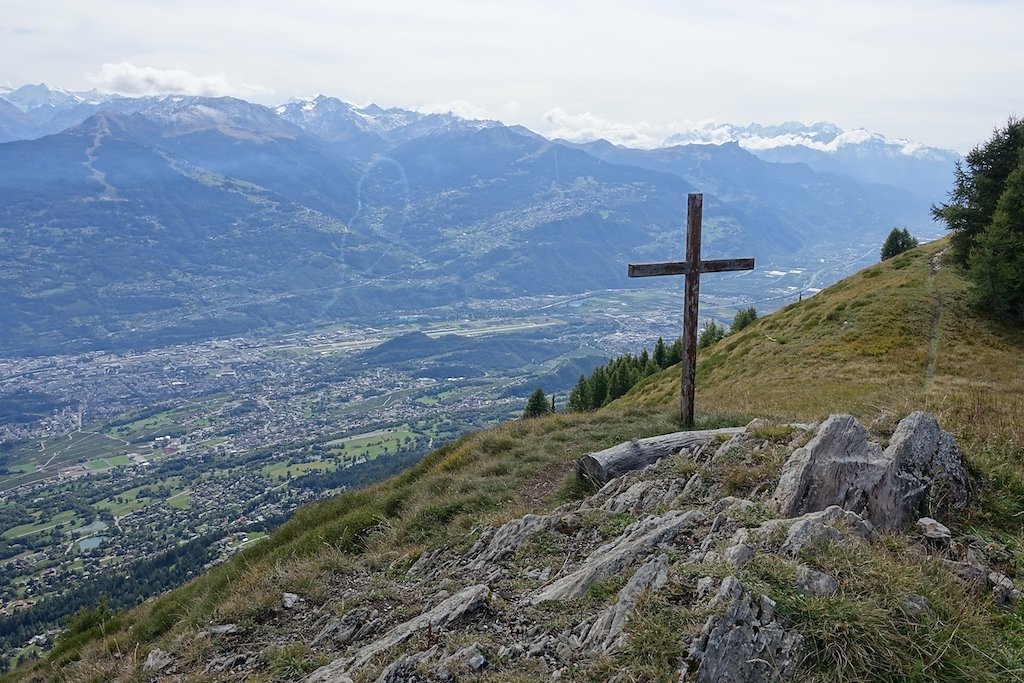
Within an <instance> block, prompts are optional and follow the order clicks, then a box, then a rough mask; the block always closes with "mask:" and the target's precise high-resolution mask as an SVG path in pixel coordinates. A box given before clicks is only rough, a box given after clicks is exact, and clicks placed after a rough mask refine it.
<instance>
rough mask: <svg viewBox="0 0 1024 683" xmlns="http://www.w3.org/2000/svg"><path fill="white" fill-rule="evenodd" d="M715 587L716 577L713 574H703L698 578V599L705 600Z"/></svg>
mask: <svg viewBox="0 0 1024 683" xmlns="http://www.w3.org/2000/svg"><path fill="white" fill-rule="evenodd" d="M714 587H715V579H714V577H711V576H702V577H700V578H699V579H697V599H698V600H703V599H704V598H706V597H707V596H708V595H710V594H711V591H712V590H713V589H714Z"/></svg>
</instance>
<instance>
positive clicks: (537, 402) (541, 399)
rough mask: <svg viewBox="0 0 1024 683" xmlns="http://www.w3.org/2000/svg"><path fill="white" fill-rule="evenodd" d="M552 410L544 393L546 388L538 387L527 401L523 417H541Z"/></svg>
mask: <svg viewBox="0 0 1024 683" xmlns="http://www.w3.org/2000/svg"><path fill="white" fill-rule="evenodd" d="M550 412H551V406H550V405H549V404H548V398H547V396H545V395H544V390H543V389H541V388H540V387H538V388H537V389H536V390H534V392H533V393H532V394H530V398H529V399H528V400H527V401H526V408H524V409H523V419H524V420H526V419H528V418H531V417H540V416H541V415H547V414H548V413H550Z"/></svg>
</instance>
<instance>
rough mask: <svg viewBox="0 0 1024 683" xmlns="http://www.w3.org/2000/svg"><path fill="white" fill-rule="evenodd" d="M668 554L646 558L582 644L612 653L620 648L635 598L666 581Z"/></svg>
mask: <svg viewBox="0 0 1024 683" xmlns="http://www.w3.org/2000/svg"><path fill="white" fill-rule="evenodd" d="M668 567H669V559H668V555H664V554H662V555H658V556H657V557H655V558H652V559H650V560H648V561H647V562H646V563H645V564H644V565H643V566H642V567H640V569H638V570H637V571H636V573H635V574H633V576H632V578H630V580H629V581H628V582H626V585H625V586H623V588H622V590H620V591H619V594H618V595H617V596H616V598H615V604H614V605H612V606H611V607H609V608H608V609H606V610H605V611H604V612H602V613H601V615H600V616H599V617H598V618H597V620H596V621H595V622H594V623H593V625H592V626H591V627H590V628H589V629H588V630H587V634H586V636H585V637H584V639H583V647H586V648H589V649H591V650H596V651H601V652H614V651H616V650H619V649H621V648H622V646H623V645H624V644H625V641H626V637H625V633H624V630H625V628H626V623H627V622H628V621H629V618H630V617H631V616H632V614H633V610H634V609H635V608H636V601H637V600H638V599H639V598H640V596H642V595H643V594H644V593H645V592H647V591H657V590H659V589H660V588H661V587H662V586H664V585H665V583H666V582H667V581H668Z"/></svg>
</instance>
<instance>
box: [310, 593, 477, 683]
mask: <svg viewBox="0 0 1024 683" xmlns="http://www.w3.org/2000/svg"><path fill="white" fill-rule="evenodd" d="M490 594H491V591H490V589H489V588H488V587H487V586H483V585H478V586H470V587H469V588H464V589H463V590H461V591H459V592H458V593H456V594H455V595H453V596H451V597H450V598H448V599H447V600H445V601H444V602H442V603H441V604H439V605H437V606H436V607H434V608H433V609H430V610H428V611H426V612H424V613H423V614H421V615H419V616H418V617H415V618H413V619H410V620H409V621H406V622H405V623H403V624H399V625H398V626H396V627H394V628H393V629H391V630H390V631H388V632H387V633H386V634H385V635H384V636H383V637H381V638H379V639H378V640H375V641H374V642H372V643H370V644H369V645H366V646H364V647H362V648H360V649H359V651H358V652H356V654H355V655H354V656H353V657H352V658H351V659H338V660H335V661H334V662H331V663H330V664H327V665H326V666H322V667H320V668H319V669H317V670H316V671H314V672H313V673H312V674H310V675H309V677H308V678H307V679H306V681H307V682H308V683H329V682H330V681H336V680H338V679H339V677H340V676H342V675H343V674H345V673H346V672H347V671H348V670H350V669H358V668H359V667H361V666H363V665H364V664H366V663H367V662H368V661H370V660H371V659H372V658H373V657H375V656H377V655H378V654H381V653H383V652H385V651H387V650H389V649H390V648H392V647H394V646H396V645H400V644H402V643H404V642H405V641H407V640H409V638H411V637H412V636H413V635H414V634H416V633H418V632H419V631H422V630H424V629H426V628H444V627H446V626H449V625H450V624H452V623H453V622H456V621H458V620H459V619H461V618H463V617H465V616H467V615H471V614H474V613H475V612H477V611H479V610H480V609H481V608H482V607H483V606H484V605H485V604H486V602H487V598H488V597H490Z"/></svg>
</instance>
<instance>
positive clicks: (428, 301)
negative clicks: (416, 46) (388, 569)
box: [0, 86, 952, 353]
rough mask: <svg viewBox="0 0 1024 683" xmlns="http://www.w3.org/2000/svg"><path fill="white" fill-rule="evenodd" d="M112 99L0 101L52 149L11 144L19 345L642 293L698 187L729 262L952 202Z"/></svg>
mask: <svg viewBox="0 0 1024 683" xmlns="http://www.w3.org/2000/svg"><path fill="white" fill-rule="evenodd" d="M26 88H27V89H26ZM8 98H9V99H8ZM96 100H101V98H99V97H94V96H93V95H92V94H76V93H67V92H64V91H52V90H49V89H46V88H45V86H26V87H23V88H19V89H18V90H15V91H12V92H10V93H7V94H6V96H5V97H3V98H0V132H3V131H7V132H8V133H9V134H15V133H17V132H18V131H19V130H20V131H22V133H21V134H24V135H27V136H28V137H32V136H31V135H28V134H27V133H25V131H27V130H29V129H31V130H35V131H36V132H37V133H38V134H39V135H41V137H34V138H32V139H22V140H16V141H11V142H7V143H5V144H0V258H3V259H4V262H5V264H6V265H7V267H6V268H5V270H4V272H3V273H0V287H2V289H3V291H4V294H5V296H4V297H2V298H0V317H2V318H3V319H4V320H5V321H9V322H10V327H9V330H10V332H9V334H7V335H5V336H4V338H3V339H2V340H0V342H2V343H0V353H27V352H35V353H39V352H42V353H48V352H53V351H56V350H75V349H88V348H116V347H118V346H123V345H126V344H130V345H135V346H151V345H158V344H163V343H172V342H180V341H188V340H192V339H198V338H207V337H210V336H216V335H222V334H235V333H239V332H245V331H252V330H259V329H267V328H271V327H275V326H281V325H284V326H290V325H296V324H323V323H328V322H331V321H336V320H340V319H351V318H352V317H353V316H360V315H367V316H369V315H377V314H380V313H381V312H385V311H394V310H398V309H410V308H422V307H429V306H438V305H449V304H453V303H458V302H460V301H464V300H465V299H466V298H467V297H469V296H473V297H476V298H489V299H502V298H506V297H510V296H520V295H534V294H541V293H554V294H570V293H579V292H584V291H590V290H593V289H602V288H614V287H623V286H637V284H636V283H633V282H630V283H629V284H627V281H626V280H625V276H624V274H623V272H622V271H623V264H624V263H627V262H629V261H638V260H641V261H643V260H658V259H663V258H666V256H670V255H671V253H672V252H673V251H677V250H678V249H679V244H680V240H679V235H680V231H681V229H682V224H683V220H684V219H683V211H682V207H683V206H684V205H685V194H686V193H687V192H692V191H698V190H699V191H702V192H704V193H705V194H706V197H705V212H706V213H705V220H706V223H705V244H706V245H707V246H708V247H709V248H710V249H713V250H714V252H715V253H716V254H721V255H722V256H738V255H753V256H755V257H756V258H758V259H760V260H761V261H760V262H765V260H768V261H772V260H777V259H789V260H790V261H792V260H793V259H797V260H798V261H799V262H801V263H802V262H804V261H807V260H811V261H813V260H814V259H816V258H817V257H816V255H815V253H816V252H815V250H822V249H825V250H832V252H833V253H835V252H839V251H842V250H844V249H847V248H849V247H850V246H851V245H863V244H864V243H869V244H870V243H876V242H877V243H880V241H881V239H882V238H883V237H884V234H886V233H887V232H888V231H889V230H890V229H891V228H892V227H893V225H907V226H909V227H910V228H911V229H912V230H914V231H917V230H920V229H922V228H923V227H925V226H927V225H928V224H929V222H930V217H929V215H928V211H927V209H928V207H929V205H930V203H931V202H934V201H938V200H939V199H941V196H942V193H943V192H944V191H945V189H946V188H947V187H948V186H949V183H948V181H944V182H942V183H941V190H939V189H938V188H939V185H940V183H939V182H938V181H937V180H936V181H935V182H934V183H933V185H932V186H930V189H929V188H928V187H916V186H912V185H913V183H909V182H903V183H901V182H896V181H897V180H899V176H900V174H902V173H904V172H908V173H909V174H910V177H911V178H912V179H916V180H919V179H920V176H919V175H917V174H916V171H914V169H920V168H924V167H922V166H920V165H918V166H913V165H911V166H900V167H898V168H897V167H896V166H893V165H892V164H893V162H892V161H891V160H889V161H887V162H886V164H889V165H888V166H886V168H887V169H888V170H886V171H884V172H885V173H889V175H891V176H892V177H893V178H894V180H893V182H889V183H886V182H880V181H879V179H878V178H874V177H869V178H865V177H858V175H857V173H854V172H846V171H844V170H843V169H842V168H840V169H838V170H835V169H824V170H818V169H815V168H814V165H813V164H811V163H792V162H789V161H787V162H786V163H776V162H772V161H767V160H765V159H764V158H762V157H760V156H758V155H755V154H753V153H751V151H750V150H747V149H744V148H743V147H742V146H741V145H738V144H735V143H733V144H723V145H683V146H675V147H669V148H664V149H657V150H633V149H628V148H624V147H617V146H614V145H611V144H609V143H606V142H595V143H588V144H586V145H578V144H570V143H567V142H564V141H560V140H548V139H546V138H544V137H543V136H541V135H538V134H536V133H534V132H532V131H529V130H527V129H525V128H523V127H521V126H512V127H509V126H505V125H503V124H502V123H500V122H497V121H471V120H466V119H463V118H460V117H458V116H456V115H454V114H450V113H449V114H424V113H421V112H415V111H410V110H404V109H397V108H393V109H383V108H381V107H378V106H375V105H369V106H366V107H356V106H354V105H351V104H347V103H344V102H342V101H340V100H337V99H334V98H329V97H324V96H320V97H316V98H313V99H311V100H307V101H304V102H292V103H289V104H286V105H281V106H278V107H276V108H271V107H266V106H263V105H259V104H253V103H250V102H246V101H244V100H241V99H237V98H231V97H198V96H161V97H140V98H126V97H117V96H110V97H109V98H108V99H105V100H101V101H96ZM72 120H73V121H75V122H74V123H72V124H71V125H67V126H65V125H64V123H65V122H67V121H72ZM56 127H60V130H59V132H54V131H53V129H54V128H56ZM46 130H48V131H49V133H45V132H44V133H39V131H46ZM826 133H827V131H826ZM826 133H822V134H826ZM801 149H803V148H801ZM844 149H845V148H844ZM814 152H815V154H825V153H824V152H819V151H816V150H815V151H814ZM871 159H874V157H869V158H868V161H867V162H865V163H869V162H870V163H874V161H871ZM907 160H909V161H908V162H907V163H911V164H914V163H917V164H921V163H924V162H920V161H919V160H915V158H912V157H907ZM812 161H813V160H812ZM815 163H818V164H819V165H822V164H824V162H823V161H821V160H818V161H816V162H815ZM870 163H869V165H870ZM928 163H931V162H928ZM928 168H931V167H928ZM945 172H946V173H947V174H950V175H951V173H952V166H951V165H950V166H949V167H948V168H945ZM879 173H883V172H882V171H880V172H879ZM861 175H862V176H863V175H870V174H867V172H865V173H864V174H861ZM928 182H931V181H928ZM926 184H927V183H926ZM857 248H858V249H859V250H860V251H861V252H862V251H863V246H858V247H857ZM643 284H644V286H649V283H643Z"/></svg>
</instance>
